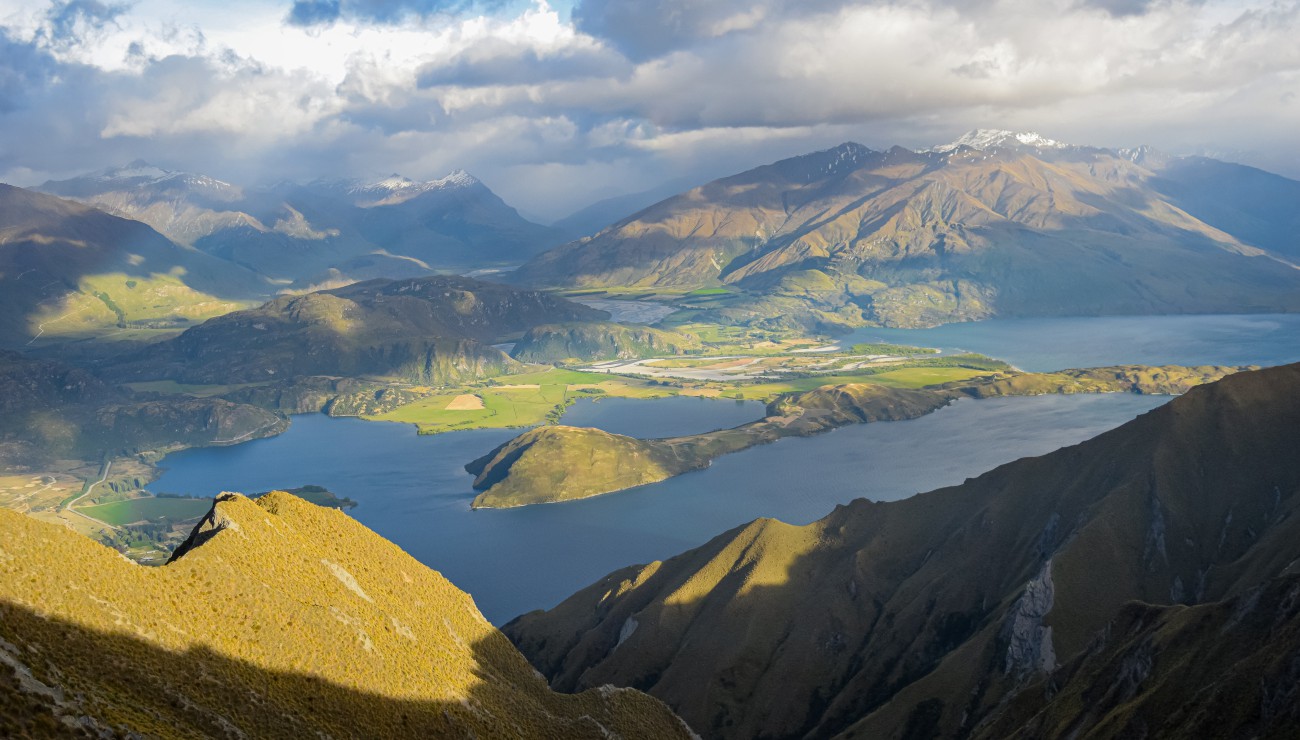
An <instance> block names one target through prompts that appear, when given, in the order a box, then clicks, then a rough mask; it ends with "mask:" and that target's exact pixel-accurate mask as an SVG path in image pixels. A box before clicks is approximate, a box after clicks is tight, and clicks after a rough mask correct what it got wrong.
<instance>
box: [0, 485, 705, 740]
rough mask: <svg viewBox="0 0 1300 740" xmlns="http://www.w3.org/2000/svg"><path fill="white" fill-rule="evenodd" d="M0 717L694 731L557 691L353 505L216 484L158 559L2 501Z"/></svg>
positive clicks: (626, 695)
mask: <svg viewBox="0 0 1300 740" xmlns="http://www.w3.org/2000/svg"><path fill="white" fill-rule="evenodd" d="M0 532H3V538H0V735H5V736H14V735H24V734H65V735H75V734H78V733H82V734H87V735H98V734H108V735H128V734H132V733H139V734H142V735H157V736H241V737H306V736H310V735H322V736H332V737H358V736H369V737H473V736H477V737H535V738H542V737H548V738H550V737H588V738H604V737H609V736H611V735H617V736H622V737H629V738H633V737H640V738H660V737H669V738H671V737H682V738H685V737H688V736H689V732H688V730H687V729H686V728H685V726H684V725H683V724H682V723H681V722H680V720H678V719H677V718H676V717H674V716H673V715H672V713H671V712H669V711H668V710H667V709H666V708H665V707H664V706H663V705H662V704H660V703H659V702H658V701H656V700H654V699H651V698H649V697H647V696H645V695H643V694H641V693H640V692H636V691H628V690H623V689H612V688H604V689H597V690H593V691H589V692H585V693H583V694H581V695H578V696H565V695H559V694H554V693H552V692H551V691H549V690H548V689H547V687H546V685H545V682H544V681H543V680H542V679H541V678H539V677H537V676H536V674H535V673H534V672H533V671H532V669H531V668H530V667H529V666H528V664H527V662H526V661H525V660H524V659H523V657H522V656H521V655H519V653H518V652H517V651H516V650H515V649H514V648H513V647H512V646H511V645H510V643H509V642H508V641H507V640H506V639H505V638H504V637H503V636H502V635H501V633H499V632H498V631H497V630H495V629H494V628H493V627H492V626H491V625H490V624H488V623H487V621H486V620H484V619H483V617H482V616H481V615H480V614H479V612H478V610H477V609H476V608H475V607H474V603H473V601H472V600H471V599H470V597H469V596H468V595H466V594H465V593H463V592H461V591H459V590H458V589H456V587H455V586H453V585H451V584H450V583H448V582H447V581H446V579H444V578H443V577H442V576H440V575H439V574H438V573H436V572H434V571H432V570H429V569H428V568H426V567H424V566H423V565H421V564H420V563H418V562H416V561H415V560H414V559H412V558H411V557H410V556H408V555H406V554H405V553H404V552H402V551H401V550H400V549H398V548H397V547H396V546H394V545H392V544H390V543H388V542H386V541H385V540H383V539H382V538H380V537H379V536H377V535H375V534H374V533H372V532H370V531H369V530H367V529H365V528H364V527H362V526H361V525H360V524H358V523H357V522H355V521H354V520H352V519H351V518H349V517H348V516H346V515H345V514H343V513H341V512H339V511H335V510H330V509H323V508H320V507H317V506H314V505H312V504H308V503H306V502H304V501H302V500H301V499H298V498H295V497H293V496H291V495H289V494H285V493H283V492H278V493H271V494H269V495H267V496H265V497H263V498H261V499H259V500H258V501H257V502H253V501H250V500H248V499H246V498H244V497H242V496H238V495H235V494H225V495H223V496H222V497H220V498H219V499H218V500H217V502H216V504H215V506H214V508H213V510H212V512H211V513H210V514H209V515H208V516H207V517H206V518H205V520H204V521H203V523H202V524H200V526H199V527H198V528H196V530H195V532H194V534H193V535H192V536H191V538H190V540H189V541H188V542H187V543H186V545H185V546H184V547H183V548H181V550H178V554H177V556H175V557H174V558H173V560H172V562H170V563H169V564H168V565H166V566H164V567H161V568H143V567H139V566H136V565H134V564H132V563H130V562H128V561H126V560H125V559H123V558H122V557H120V556H119V555H118V554H117V553H115V552H113V551H111V550H109V549H107V548H105V547H103V546H100V545H98V544H95V543H93V542H91V541H90V540H88V539H86V538H84V537H81V536H79V535H76V534H74V533H72V532H68V531H65V530H62V529H60V528H58V527H54V526H51V525H48V524H43V523H40V522H36V521H34V520H32V519H29V518H27V517H24V516H22V515H20V514H16V513H13V512H9V511H3V510H0Z"/></svg>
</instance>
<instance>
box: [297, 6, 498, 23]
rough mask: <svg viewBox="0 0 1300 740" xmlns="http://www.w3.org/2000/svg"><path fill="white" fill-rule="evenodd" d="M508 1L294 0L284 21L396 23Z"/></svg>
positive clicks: (487, 9)
mask: <svg viewBox="0 0 1300 740" xmlns="http://www.w3.org/2000/svg"><path fill="white" fill-rule="evenodd" d="M508 3H509V0H295V2H294V4H293V6H292V7H291V8H290V9H289V16H288V17H287V18H286V19H285V21H286V22H287V23H288V24H289V25H291V26H302V27H311V26H322V25H329V24H331V23H334V22H335V21H337V20H339V19H352V20H361V21H370V22H374V23H397V22H400V21H401V20H402V19H404V18H409V17H411V16H429V15H437V14H440V13H466V12H475V11H477V12H490V11H495V10H497V9H500V8H501V7H503V6H505V5H507V4H508Z"/></svg>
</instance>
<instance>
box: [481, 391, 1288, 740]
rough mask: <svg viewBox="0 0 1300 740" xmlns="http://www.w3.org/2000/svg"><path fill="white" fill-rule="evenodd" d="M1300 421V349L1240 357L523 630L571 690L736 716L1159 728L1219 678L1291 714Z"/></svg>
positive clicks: (598, 595)
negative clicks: (891, 497) (1003, 459)
mask: <svg viewBox="0 0 1300 740" xmlns="http://www.w3.org/2000/svg"><path fill="white" fill-rule="evenodd" d="M1297 428H1300V366H1297V365H1293V366H1287V367H1281V368H1273V369H1268V370H1262V371H1257V372H1249V373H1241V374H1237V375H1233V376H1230V377H1228V378H1226V379H1224V380H1222V381H1220V382H1217V383H1214V384H1212V385H1208V386H1203V387H1199V388H1195V389H1193V390H1191V391H1190V392H1188V393H1187V394H1186V395H1185V396H1183V397H1181V398H1179V399H1175V400H1173V401H1171V402H1170V403H1169V404H1168V405H1166V406H1164V407H1161V408H1159V409H1157V410H1155V411H1152V412H1150V413H1147V414H1145V415H1143V416H1142V417H1139V418H1138V419H1136V420H1134V421H1133V422H1130V423H1129V424H1126V425H1124V426H1122V427H1120V428H1118V429H1115V430H1113V431H1111V432H1108V433H1106V434H1103V435H1101V436H1099V437H1097V438H1095V439H1093V440H1090V441H1088V442H1085V443H1083V444H1080V445H1076V446H1074V447H1069V448H1064V449H1062V450H1059V451H1057V452H1054V453H1051V454H1049V455H1045V456H1042V457H1039V458H1028V459H1024V460H1020V461H1017V462H1014V463H1011V464H1008V465H1005V466H1002V467H1000V468H998V469H996V470H993V471H991V472H989V473H986V474H984V475H982V476H980V477H978V478H976V479H973V480H970V481H967V482H966V483H965V484H963V485H961V486H956V487H952V488H946V489H941V490H938V491H934V492H931V493H928V494H923V495H919V496H915V497H913V498H911V499H907V500H904V501H898V502H891V503H873V502H870V501H865V500H863V501H855V502H853V503H852V504H850V505H848V506H843V507H839V508H837V509H836V510H835V511H834V512H832V513H831V514H830V515H829V516H827V517H826V518H824V519H822V520H820V521H818V522H815V523H813V524H810V525H807V526H806V527H794V526H790V525H785V524H782V523H780V522H775V521H766V520H759V521H756V522H754V523H751V524H749V525H746V526H744V527H741V528H739V529H736V530H733V531H731V532H728V533H725V534H723V535H720V536H719V537H717V538H715V539H714V540H713V541H711V542H709V543H707V544H706V545H704V546H702V547H700V548H697V549H695V550H691V551H689V552H687V553H684V554H682V555H679V556H677V557H675V558H672V559H670V560H667V561H664V562H655V563H651V564H649V565H645V566H635V567H631V568H627V569H624V570H622V571H618V572H615V573H613V574H611V575H609V576H607V577H606V578H605V579H603V580H602V581H600V582H598V583H596V584H593V585H592V586H590V587H588V588H587V589H585V590H583V591H581V592H579V593H578V594H575V595H574V596H573V597H571V598H570V599H568V600H567V601H565V602H564V603H562V604H561V605H559V606H558V607H556V608H555V609H553V610H551V611H549V612H534V613H531V614H528V615H524V616H522V617H520V618H518V619H516V620H515V621H513V622H511V623H510V624H509V625H507V626H506V627H505V628H504V631H505V632H506V634H507V635H509V636H510V638H511V639H512V640H513V641H514V642H515V643H516V644H517V645H519V646H520V648H521V649H522V650H523V652H524V653H525V654H526V655H527V656H528V657H529V659H530V660H531V661H532V662H533V664H534V665H536V666H537V667H538V668H539V670H541V671H542V672H543V673H545V674H546V675H547V676H548V678H550V680H551V683H552V686H554V687H556V688H558V689H561V690H576V689H582V688H585V687H589V686H594V685H599V684H603V683H614V684H615V685H621V686H629V687H636V688H640V689H643V690H646V691H648V692H650V693H651V694H653V695H655V696H658V697H659V698H662V699H663V700H665V701H666V702H667V703H668V704H669V705H670V706H671V707H673V708H674V709H675V710H676V711H678V713H679V714H681V716H683V717H684V718H685V719H686V720H687V721H688V722H689V723H691V725H692V726H693V727H695V728H697V729H698V730H699V731H701V732H703V733H704V734H706V735H709V736H714V737H728V738H744V737H755V736H781V737H786V736H790V737H799V736H807V737H827V736H833V735H837V734H840V733H844V735H845V736H854V737H864V738H866V737H872V738H874V737H969V736H988V737H1003V736H1008V735H1011V734H1014V733H1017V732H1019V733H1021V734H1022V735H1023V736H1025V737H1038V736H1053V735H1058V734H1062V733H1066V732H1067V730H1068V731H1069V732H1073V733H1077V736H1092V735H1090V734H1089V733H1098V734H1099V735H1102V736H1109V735H1112V734H1114V733H1116V732H1120V731H1123V732H1126V733H1131V734H1134V735H1141V734H1143V733H1144V732H1146V733H1148V734H1150V733H1154V734H1159V733H1156V732H1155V730H1156V729H1157V728H1162V727H1170V728H1174V729H1177V728H1179V727H1182V728H1188V727H1194V726H1195V725H1194V723H1193V721H1194V720H1195V718H1196V717H1203V716H1205V713H1206V712H1207V711H1209V710H1208V709H1207V708H1206V707H1202V706H1199V705H1198V703H1197V702H1198V698H1197V697H1201V696H1204V697H1212V698H1213V699H1214V701H1218V702H1221V703H1222V705H1223V707H1222V708H1220V709H1216V710H1214V713H1215V715H1216V717H1217V721H1219V722H1220V723H1221V726H1223V727H1225V728H1242V727H1247V726H1249V727H1250V729H1251V731H1252V734H1257V735H1259V736H1278V737H1280V736H1284V735H1285V733H1286V732H1288V731H1292V730H1293V728H1294V724H1293V719H1292V717H1293V714H1294V712H1293V710H1290V709H1286V708H1285V707H1286V705H1285V701H1284V700H1281V699H1279V696H1281V694H1279V691H1282V692H1283V693H1285V691H1284V689H1283V688H1280V687H1284V686H1285V685H1286V681H1287V677H1288V676H1292V675H1293V674H1294V666H1295V665H1300V662H1298V661H1300V638H1297V632H1296V626H1295V625H1296V617H1297V614H1296V612H1297V610H1296V609H1295V608H1294V604H1292V605H1291V606H1288V607H1287V608H1279V609H1276V610H1272V611H1267V610H1262V609H1260V608H1259V604H1262V603H1265V602H1267V603H1274V602H1276V603H1278V604H1290V603H1291V602H1288V601H1287V598H1288V597H1287V594H1290V593H1292V590H1293V585H1294V584H1293V583H1292V582H1293V581H1294V579H1295V578H1296V577H1297V576H1300V571H1297V570H1296V568H1297V565H1296V563H1297V562H1300V561H1298V560H1297V559H1298V558H1300V545H1297V543H1298V542H1300V516H1297V514H1300V512H1297V511H1296V508H1297V506H1298V505H1300V496H1297V495H1296V494H1297V493H1298V492H1300V455H1297V454H1296V453H1297V448H1296V443H1295V437H1294V430H1295V429H1297ZM1279 579H1281V580H1279ZM1287 579H1290V580H1287ZM1269 600H1272V601H1269ZM1133 601H1138V602H1143V603H1145V604H1148V605H1151V606H1149V607H1139V608H1136V609H1135V608H1134V607H1130V606H1126V604H1128V603H1129V602H1133ZM1144 609H1145V610H1146V611H1144ZM1233 615H1240V616H1233ZM1198 620H1200V621H1198ZM1270 620H1271V621H1270ZM1229 641H1232V642H1229ZM1184 666H1186V667H1188V668H1187V669H1186V670H1184V668H1183V667H1184ZM1191 667H1196V668H1205V669H1207V670H1208V671H1209V672H1206V673H1201V672H1199V671H1197V672H1192V670H1191ZM1256 669H1258V670H1259V671H1262V676H1263V679H1262V680H1259V681H1255V680H1254V679H1252V681H1251V682H1246V683H1243V684H1235V685H1234V684H1231V683H1230V682H1229V681H1228V680H1227V679H1226V676H1246V675H1250V673H1251V672H1252V671H1253V670H1256ZM1218 671H1223V672H1225V673H1218ZM1117 679H1122V681H1121V685H1122V686H1123V687H1124V688H1122V689H1119V690H1118V691H1120V692H1121V693H1122V695H1120V694H1116V693H1111V694H1107V692H1108V691H1109V687H1110V686H1112V685H1113V683H1114V681H1116V680H1117ZM1247 684H1248V685H1247ZM1289 685H1291V686H1294V681H1293V680H1292V681H1291V683H1290V684H1289ZM1198 692H1204V693H1198ZM1279 702H1281V703H1279ZM1260 706H1267V707H1270V709H1269V711H1268V712H1267V713H1263V712H1259V711H1256V709H1255V708H1257V707H1260ZM1175 709H1176V710H1178V712H1179V713H1177V714H1172V715H1171V714H1168V712H1170V711H1173V710H1175ZM1229 709H1230V710H1231V712H1229V711H1228V710H1229ZM1248 721H1249V722H1250V723H1253V724H1249V725H1248V724H1247V722H1248ZM1121 734H1122V733H1121Z"/></svg>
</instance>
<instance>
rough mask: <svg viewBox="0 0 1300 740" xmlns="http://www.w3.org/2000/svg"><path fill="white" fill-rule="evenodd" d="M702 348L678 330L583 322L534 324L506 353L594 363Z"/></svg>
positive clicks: (528, 359) (521, 358) (539, 359)
mask: <svg viewBox="0 0 1300 740" xmlns="http://www.w3.org/2000/svg"><path fill="white" fill-rule="evenodd" d="M702 347H703V345H702V344H701V343H700V340H699V339H698V338H697V337H694V336H691V335H688V334H682V333H680V332H674V331H665V330H663V329H655V328H652V327H649V326H640V325H636V324H616V323H613V322H610V321H587V322H582V323H569V324H543V325H541V326H534V327H533V328H531V329H529V330H528V331H526V332H524V336H523V337H522V338H521V339H520V340H519V341H518V342H516V343H515V346H514V348H513V349H512V350H510V356H511V357H513V358H515V359H516V360H519V361H521V362H552V363H553V362H563V361H565V360H581V361H584V362H594V361H600V360H631V359H636V358H641V357H663V356H665V355H680V354H685V353H686V352H689V351H691V350H699V349H701V348H702Z"/></svg>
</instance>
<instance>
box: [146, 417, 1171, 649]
mask: <svg viewBox="0 0 1300 740" xmlns="http://www.w3.org/2000/svg"><path fill="white" fill-rule="evenodd" d="M665 400H667V399H665ZM688 400H690V401H691V402H692V403H697V404H699V403H705V404H710V403H711V404H718V409H719V413H720V414H723V415H725V414H734V413H735V411H734V410H733V409H734V408H735V407H734V403H732V402H722V401H697V400H695V399H688ZM1167 400H1168V399H1167V398H1161V397H1152V396H1130V395H1120V394H1111V395H1102V396H1043V397H1038V398H1007V399H990V400H986V401H961V402H958V403H956V404H954V405H953V406H950V407H948V408H945V409H942V410H940V411H938V412H936V413H934V414H931V415H930V416H926V417H923V418H921V419H915V420H912V421H905V422H895V423H882V424H867V425H863V426H855V427H848V428H845V429H840V430H837V431H835V432H832V433H829V434H825V435H821V436H819V437H813V438H806V439H787V440H782V441H781V442H778V443H776V444H772V445H766V446H762V447H757V448H753V449H750V450H746V451H744V452H741V453H737V454H734V455H728V456H725V457H722V458H720V459H718V460H717V461H716V462H714V464H713V465H712V466H711V467H710V468H708V469H707V470H703V471H699V472H696V473H688V474H686V475H683V476H680V477H677V478H673V479H670V480H667V481H663V482H661V483H656V484H653V485H650V486H643V487H641V488H638V489H633V490H630V491H625V492H622V493H615V494H610V495H607V496H601V497H598V498H594V499H588V500H585V501H575V502H571V503H565V504H552V505H546V506H532V507H525V508H520V509H505V510H481V511H470V509H469V503H470V500H471V499H473V498H474V495H475V493H474V491H473V490H472V489H471V488H470V482H471V478H470V476H469V475H468V474H467V473H465V471H464V470H463V469H462V467H461V466H462V465H464V463H466V462H469V461H470V460H473V459H474V458H476V457H478V456H480V455H482V454H484V453H485V452H487V451H488V450H490V449H492V448H493V447H494V446H496V445H498V444H500V443H502V442H504V441H506V440H507V439H510V438H511V437H513V436H514V435H515V434H517V433H518V430H486V429H484V430H472V431H465V432H455V433H452V434H440V435H435V436H425V437H421V436H418V435H416V433H415V429H414V428H413V427H411V426H408V425H403V424H381V423H375V422H367V421H361V420H359V419H335V418H330V417H327V416H324V415H320V414H312V415H304V416H298V417H295V418H294V420H293V425H292V427H291V428H290V429H289V431H288V432H286V433H284V434H282V435H280V436H278V437H273V438H271V439H263V440H257V441H254V442H249V443H247V444H242V445H236V446H233V447H217V448H208V449H194V450H185V451H183V452H179V453H176V454H173V455H169V456H168V457H167V459H166V460H165V461H164V465H165V466H166V467H167V468H168V469H167V471H166V472H165V473H164V474H163V475H162V477H160V478H159V479H158V480H157V481H155V482H154V483H153V484H152V485H150V486H149V489H150V490H151V491H153V492H155V493H162V492H165V493H184V494H191V495H202V496H211V495H215V494H217V493H219V492H221V491H224V490H229V491H243V492H247V491H265V490H269V489H273V488H292V487H295V486H300V485H304V484H307V483H315V484H319V485H324V486H327V487H328V488H329V489H330V490H332V491H334V492H335V493H337V494H339V495H341V496H347V497H349V498H352V499H354V500H356V501H357V502H359V505H358V506H357V507H356V508H355V509H352V510H351V512H350V513H351V514H352V515H353V516H355V517H356V518H357V519H358V520H359V521H360V522H361V523H363V524H365V525H366V526H368V527H370V528H371V529H373V530H375V531H376V532H378V533H379V534H381V535H383V536H384V537H386V538H388V539H390V540H392V541H393V542H395V543H397V544H398V545H399V546H401V547H402V548H403V549H405V550H406V551H407V552H409V553H410V554H411V555H413V556H414V557H416V558H417V559H419V560H420V561H421V562H423V563H425V564H427V565H429V566H431V567H433V568H435V569H436V570H439V571H441V572H442V573H443V574H444V575H446V576H447V577H448V578H450V579H451V580H452V582H453V583H455V584H456V585H457V586H459V587H460V588H462V589H464V590H466V591H468V592H469V593H471V594H472V595H473V596H474V599H475V601H476V602H477V603H478V605H479V607H480V608H481V609H482V610H483V613H484V614H485V615H486V616H487V617H488V619H490V620H492V621H493V622H496V623H501V622H504V621H506V620H508V619H510V618H511V617H513V616H515V615H518V614H521V613H523V612H525V611H528V610H531V609H538V608H547V607H550V606H553V605H554V604H556V603H558V602H559V601H560V600H561V599H563V598H564V597H566V596H568V595H569V594H571V593H573V592H574V591H577V590H578V589H580V588H582V587H583V586H585V585H587V584H589V583H591V582H592V581H594V580H596V579H598V578H600V577H601V576H603V575H605V574H606V573H608V572H610V571H611V570H615V569H617V568H620V567H622V566H625V565H630V564H633V563H644V562H649V561H651V560H656V559H660V558H665V557H670V556H672V555H675V554H677V553H679V552H681V551H683V550H686V549H689V548H691V547H694V546H696V545H699V544H701V543H703V542H705V541H707V540H708V539H709V538H711V537H713V536H715V535H717V534H719V533H721V532H723V531H725V530H727V529H730V528H732V527H735V526H737V525H740V524H743V523H745V522H747V521H750V520H751V519H754V518H756V517H760V516H772V517H777V518H780V519H783V520H785V521H788V522H794V523H801V524H802V523H806V522H810V521H813V520H814V519H817V518H819V517H822V516H825V515H826V514H827V513H829V512H830V510H831V509H832V508H834V506H835V505H836V504H838V503H844V502H847V501H850V500H852V499H854V498H858V497H862V496H867V497H870V498H873V499H877V500H889V499H897V498H902V497H905V496H909V495H911V494H914V493H917V492H919V491H924V490H929V489H931V488H936V487H939V486H943V485H948V484H954V483H960V482H961V481H962V480H963V479H965V478H966V477H968V476H972V475H975V474H977V473H980V472H982V471H985V470H988V469H989V468H992V467H995V466H997V465H999V464H1001V463H1004V462H1009V461H1010V460H1012V459H1014V458H1017V457H1021V456H1024V455H1028V454H1041V453H1043V452H1048V451H1050V450H1053V449H1056V448H1057V447H1060V446H1062V445H1066V444H1071V443H1074V442H1078V441H1081V440H1083V439H1086V438H1088V437H1091V436H1094V435H1095V434H1097V433H1099V432H1101V431H1103V430H1105V429H1108V428H1110V427H1113V426H1115V425H1117V424H1119V423H1121V422H1123V421H1127V420H1128V419H1131V418H1133V417H1134V416H1136V415H1137V414H1139V413H1141V412H1143V411H1146V410H1148V409H1150V408H1152V407H1154V406H1156V405H1158V404H1161V403H1163V402H1165V401H1167ZM657 405H662V401H628V400H621V399H607V400H604V401H601V402H600V403H597V404H593V406H595V407H599V411H600V413H602V414H617V413H618V412H619V411H620V409H621V410H622V411H623V412H624V413H625V414H626V415H627V417H636V418H640V419H642V420H643V421H644V423H646V424H648V425H650V424H666V423H668V422H666V421H664V420H660V419H656V418H654V417H656V416H658V412H656V411H655V410H654V409H655V406H657ZM706 408H707V407H706ZM665 413H672V412H665ZM624 423H625V424H626V422H624ZM706 426H707V425H706ZM690 431H703V430H702V429H696V430H690Z"/></svg>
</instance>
